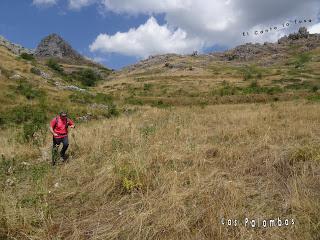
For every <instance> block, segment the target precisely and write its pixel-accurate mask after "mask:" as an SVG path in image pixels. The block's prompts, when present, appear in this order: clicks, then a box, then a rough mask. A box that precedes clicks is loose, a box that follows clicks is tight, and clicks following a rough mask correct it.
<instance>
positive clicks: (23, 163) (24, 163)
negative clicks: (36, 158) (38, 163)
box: [21, 162, 31, 167]
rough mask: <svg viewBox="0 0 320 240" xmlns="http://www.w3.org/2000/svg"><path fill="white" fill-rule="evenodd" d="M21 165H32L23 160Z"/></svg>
mask: <svg viewBox="0 0 320 240" xmlns="http://www.w3.org/2000/svg"><path fill="white" fill-rule="evenodd" d="M21 165H22V166H26V167H27V166H30V165H31V164H30V163H27V162H22V163H21Z"/></svg>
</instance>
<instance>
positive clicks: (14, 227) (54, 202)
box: [0, 31, 320, 240]
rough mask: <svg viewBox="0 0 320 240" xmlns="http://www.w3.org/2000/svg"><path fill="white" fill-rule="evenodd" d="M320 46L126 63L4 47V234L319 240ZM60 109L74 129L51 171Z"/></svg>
mask: <svg viewBox="0 0 320 240" xmlns="http://www.w3.org/2000/svg"><path fill="white" fill-rule="evenodd" d="M319 46H320V44H319V36H318V35H309V34H307V35H306V33H305V32H304V31H301V32H299V33H297V34H296V35H291V36H288V37H287V38H283V39H280V40H279V43H275V44H272V46H271V45H270V44H265V45H254V44H247V45H243V46H239V47H237V48H235V49H231V50H229V51H227V52H224V53H215V54H207V55H201V54H199V55H196V54H194V55H190V56H181V55H175V54H168V55H161V56H153V57H150V58H149V59H146V60H143V61H141V62H139V63H137V64H135V65H133V66H129V67H127V68H125V69H122V70H121V71H117V72H114V71H110V70H109V69H107V68H104V67H102V66H99V65H95V66H92V65H90V64H85V63H79V62H70V61H64V59H60V60H59V58H51V57H49V58H48V59H40V58H37V57H34V56H33V55H30V53H28V54H24V55H20V54H21V53H20V52H19V54H16V53H14V52H12V51H10V50H8V48H7V47H4V46H0V63H1V65H0V69H1V74H0V84H1V86H0V101H1V106H0V124H1V125H0V127H1V128H0V141H1V143H2V144H1V145H0V154H1V159H0V185H1V188H0V239H48V240H49V239H50V240H51V239H74V240H76V239H101V240H102V239H103V240H104V239H297V240H298V239H299V240H300V239H319V238H320V235H319V232H320V228H319V222H320V217H319V216H320V175H319V173H320V145H319V144H320V143H319V139H320V130H319V129H320V128H319V114H320V108H319V106H320V105H319V104H320V101H319V100H320V94H319V87H320V70H319V69H320V47H319ZM274 48H277V49H278V50H277V51H278V52H277V53H274V50H270V52H268V50H267V49H274ZM252 49H260V50H259V51H258V52H257V51H253V50H252ZM248 53H249V55H248ZM245 55H246V56H248V57H245V58H242V57H231V58H229V57H226V56H245ZM249 56H250V57H249ZM270 59H274V61H271V63H270ZM61 108H63V109H66V110H67V111H68V112H69V113H70V117H71V118H72V119H74V120H75V121H76V125H77V127H76V129H72V130H71V133H70V139H69V140H70V148H69V150H68V151H69V153H70V155H71V157H70V159H69V161H68V162H67V163H59V164H58V166H55V167H52V166H51V165H50V161H51V159H50V158H51V155H50V154H51V144H52V136H51V135H50V134H49V133H48V130H47V124H48V121H49V120H50V119H51V118H53V117H54V116H55V114H56V113H57V112H58V111H60V109H61ZM246 218H247V219H248V220H250V223H249V224H247V225H246V224H244V222H245V219H246ZM258 218H259V220H260V221H261V222H262V221H263V220H266V221H267V222H268V224H269V225H268V226H267V227H263V226H261V225H260V226H259V227H258V226H255V227H253V225H254V223H257V222H258ZM278 218H280V220H281V221H282V223H283V224H281V225H282V226H272V224H271V226H270V220H275V221H278ZM228 219H231V220H232V225H234V224H235V222H234V220H238V225H237V226H227V223H228V222H227V220H228ZM286 219H288V221H290V224H289V222H288V226H286V224H285V222H286V221H285V220H286ZM222 222H224V223H225V224H223V223H222ZM292 222H294V224H292Z"/></svg>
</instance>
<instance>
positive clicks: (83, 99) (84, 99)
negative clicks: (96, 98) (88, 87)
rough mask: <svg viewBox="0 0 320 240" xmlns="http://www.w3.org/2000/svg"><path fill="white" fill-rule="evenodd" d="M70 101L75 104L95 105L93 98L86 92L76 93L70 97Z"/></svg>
mask: <svg viewBox="0 0 320 240" xmlns="http://www.w3.org/2000/svg"><path fill="white" fill-rule="evenodd" d="M69 99H70V100H71V102H75V103H81V104H86V103H93V101H92V99H93V96H92V95H91V94H89V93H86V92H74V93H72V94H71V95H69Z"/></svg>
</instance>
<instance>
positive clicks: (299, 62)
mask: <svg viewBox="0 0 320 240" xmlns="http://www.w3.org/2000/svg"><path fill="white" fill-rule="evenodd" d="M310 60H311V56H310V53H301V54H300V55H298V56H297V59H296V60H295V61H294V66H295V68H301V67H304V65H305V64H306V63H307V62H309V61H310Z"/></svg>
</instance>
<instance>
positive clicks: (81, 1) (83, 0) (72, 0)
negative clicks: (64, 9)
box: [69, 0, 96, 10]
mask: <svg viewBox="0 0 320 240" xmlns="http://www.w3.org/2000/svg"><path fill="white" fill-rule="evenodd" d="M95 2H96V0H69V7H70V8H71V9H74V10H80V9H81V8H83V7H86V6H89V5H91V4H93V3H95Z"/></svg>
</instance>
